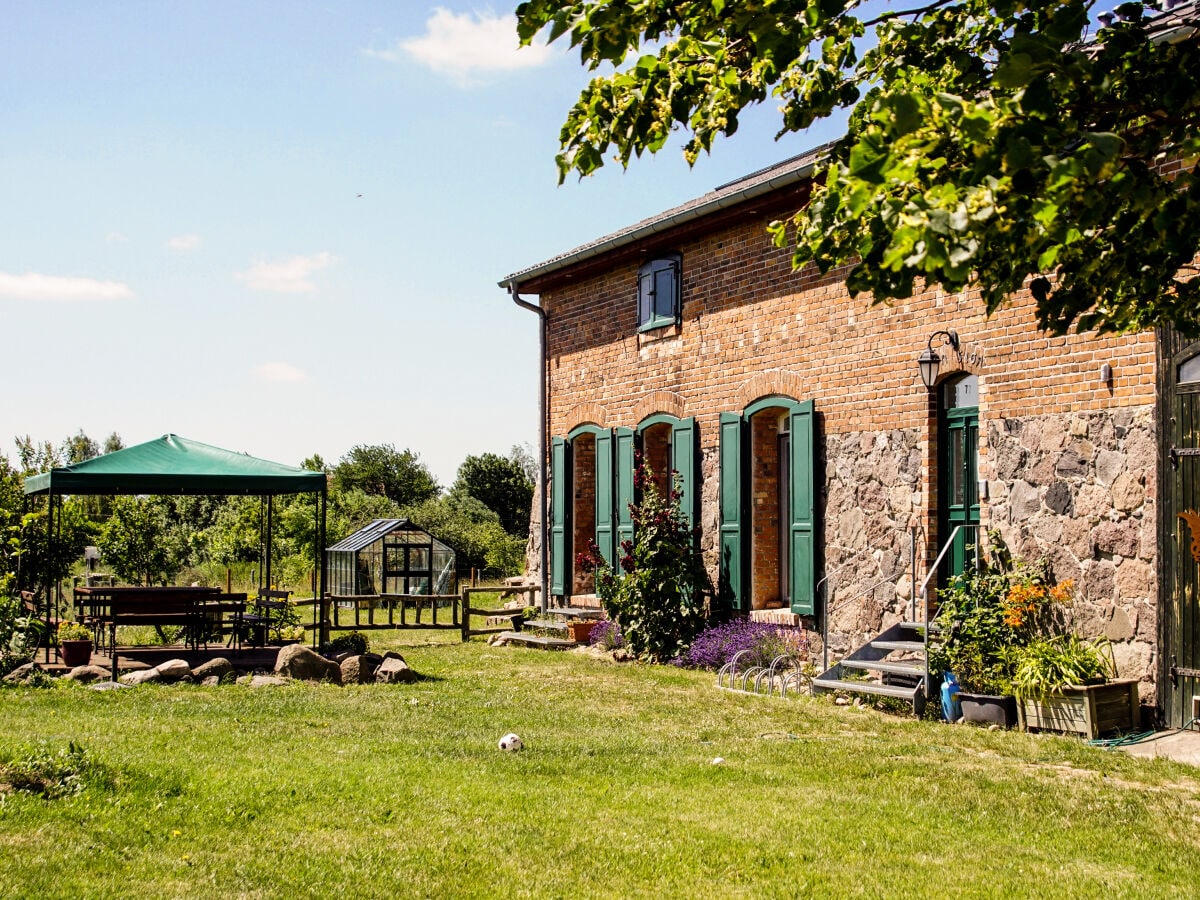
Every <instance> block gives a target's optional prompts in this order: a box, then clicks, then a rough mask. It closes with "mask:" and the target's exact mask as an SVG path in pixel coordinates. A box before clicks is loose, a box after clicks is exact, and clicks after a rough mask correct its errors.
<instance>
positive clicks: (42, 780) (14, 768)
mask: <svg viewBox="0 0 1200 900" xmlns="http://www.w3.org/2000/svg"><path fill="white" fill-rule="evenodd" d="M98 777H99V778H103V772H102V770H101V769H100V768H99V767H98V766H96V765H95V764H94V763H93V762H92V761H91V760H90V759H88V755H87V753H86V752H85V751H84V749H83V747H81V746H80V745H78V744H76V743H75V742H74V741H71V742H70V743H69V744H68V745H67V747H66V749H60V750H52V749H51V748H50V746H49V745H48V744H45V743H42V744H37V745H35V746H29V747H23V748H20V749H19V750H18V751H16V752H15V753H11V754H9V755H8V756H7V758H6V759H3V760H0V785H6V786H7V787H8V788H9V789H10V790H13V791H21V792H25V793H30V794H40V795H41V796H43V797H45V798H47V799H56V798H58V797H68V796H70V795H72V794H78V793H80V792H81V791H82V790H84V788H86V787H87V786H88V783H89V782H90V781H92V780H94V779H96V778H98Z"/></svg>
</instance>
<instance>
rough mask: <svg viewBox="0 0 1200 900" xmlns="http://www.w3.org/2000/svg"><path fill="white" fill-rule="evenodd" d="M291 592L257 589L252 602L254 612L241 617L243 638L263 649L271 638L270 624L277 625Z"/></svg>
mask: <svg viewBox="0 0 1200 900" xmlns="http://www.w3.org/2000/svg"><path fill="white" fill-rule="evenodd" d="M291 596H292V592H291V591H280V590H275V589H273V588H259V590H258V599H257V600H255V601H254V612H253V613H246V614H244V615H243V616H242V628H243V633H244V635H245V637H247V638H248V639H249V641H250V643H252V644H257V645H258V646H260V647H265V646H266V645H267V643H268V642H269V641H270V638H271V624H272V622H275V623H278V622H279V620H280V618H282V612H283V610H285V609H287V606H288V599H289V598H290V597H291Z"/></svg>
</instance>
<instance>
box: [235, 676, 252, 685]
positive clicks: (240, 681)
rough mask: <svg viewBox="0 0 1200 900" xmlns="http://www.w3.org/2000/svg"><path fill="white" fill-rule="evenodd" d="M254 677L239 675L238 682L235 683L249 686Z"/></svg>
mask: <svg viewBox="0 0 1200 900" xmlns="http://www.w3.org/2000/svg"><path fill="white" fill-rule="evenodd" d="M253 677H254V676H253V675H239V676H238V679H237V681H235V682H234V684H249V683H250V679H251V678H253Z"/></svg>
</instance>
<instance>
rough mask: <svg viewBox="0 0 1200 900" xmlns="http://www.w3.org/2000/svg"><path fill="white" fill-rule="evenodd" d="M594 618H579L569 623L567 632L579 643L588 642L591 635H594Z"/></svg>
mask: <svg viewBox="0 0 1200 900" xmlns="http://www.w3.org/2000/svg"><path fill="white" fill-rule="evenodd" d="M596 624H597V623H596V622H595V621H594V620H579V621H575V622H568V623H567V634H569V635H570V636H571V640H573V641H574V642H575V643H577V644H586V643H587V640H588V638H589V637H591V636H592V629H593V628H595V627H596Z"/></svg>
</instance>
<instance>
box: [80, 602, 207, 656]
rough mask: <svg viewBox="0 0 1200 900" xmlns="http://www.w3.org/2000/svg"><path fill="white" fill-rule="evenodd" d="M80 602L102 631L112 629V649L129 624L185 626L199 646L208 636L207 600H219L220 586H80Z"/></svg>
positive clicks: (188, 634)
mask: <svg viewBox="0 0 1200 900" xmlns="http://www.w3.org/2000/svg"><path fill="white" fill-rule="evenodd" d="M75 595H76V603H77V604H79V605H80V608H81V609H82V610H84V612H85V616H86V617H87V618H88V619H89V620H90V621H91V622H92V623H93V627H94V628H96V629H97V630H98V631H104V630H107V631H108V638H109V644H108V646H109V647H110V648H113V647H116V644H117V629H118V628H120V627H122V626H126V625H149V626H152V627H154V628H155V629H156V630H158V631H159V633H160V634H161V633H162V632H161V630H162V629H163V628H169V627H182V628H184V629H185V631H186V634H187V638H188V643H189V644H190V645H191V646H192V647H195V648H198V647H199V646H200V641H201V640H202V639H204V637H205V635H204V634H203V632H204V628H203V627H202V626H203V624H204V608H203V603H204V601H206V600H216V599H218V598H219V597H220V595H221V589H220V588H203V587H118V588H77V589H76V590H75Z"/></svg>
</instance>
